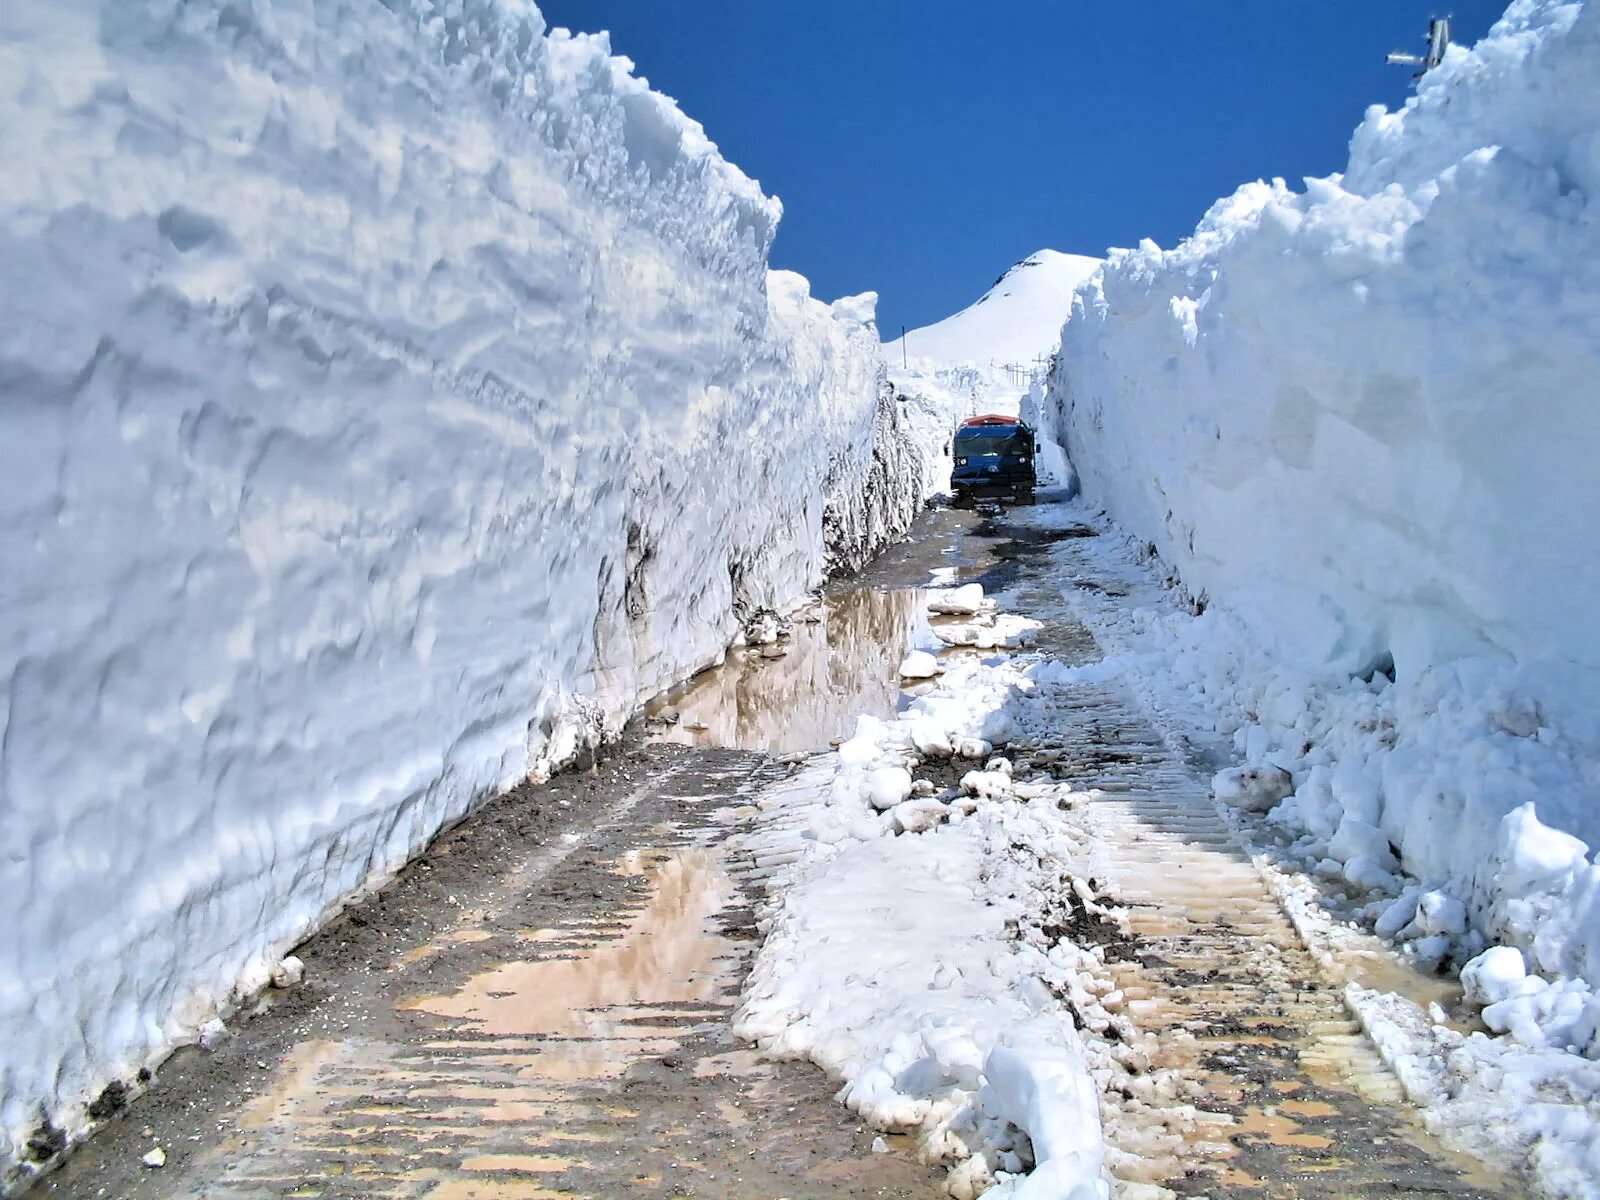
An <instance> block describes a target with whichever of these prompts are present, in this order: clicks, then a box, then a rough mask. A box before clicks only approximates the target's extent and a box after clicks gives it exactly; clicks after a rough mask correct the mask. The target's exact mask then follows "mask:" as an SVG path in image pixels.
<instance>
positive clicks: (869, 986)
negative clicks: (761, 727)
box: [735, 585, 1123, 1200]
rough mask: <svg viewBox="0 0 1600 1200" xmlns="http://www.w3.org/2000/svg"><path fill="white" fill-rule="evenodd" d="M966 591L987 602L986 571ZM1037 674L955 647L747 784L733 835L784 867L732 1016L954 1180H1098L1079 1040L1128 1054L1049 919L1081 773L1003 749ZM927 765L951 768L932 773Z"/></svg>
mask: <svg viewBox="0 0 1600 1200" xmlns="http://www.w3.org/2000/svg"><path fill="white" fill-rule="evenodd" d="M957 590H959V591H960V592H961V593H962V594H963V595H962V599H963V601H966V600H967V599H969V598H970V599H972V600H973V607H974V609H977V608H982V609H984V610H985V611H984V616H985V617H987V618H989V619H993V615H994V614H993V613H992V611H989V610H992V608H993V604H992V603H991V602H987V601H985V600H984V598H983V596H982V588H981V587H979V586H977V585H969V586H968V587H966V588H962V589H957ZM948 594H950V593H946V595H948ZM930 595H931V596H933V597H934V602H933V603H931V604H930V605H929V609H930V612H932V613H934V614H939V613H941V612H944V611H946V606H944V605H941V604H940V603H939V593H937V592H934V593H930ZM962 608H963V610H965V609H966V606H965V604H963V605H962ZM1044 686H1047V685H1042V684H1039V683H1036V682H1035V681H1034V680H1033V679H1031V678H1030V677H1029V674H1028V670H1027V669H1026V668H1025V667H1024V666H1021V665H1018V664H1016V663H1013V662H1007V661H1004V660H998V659H997V660H985V659H982V658H979V657H978V656H976V655H974V654H970V653H969V654H966V655H964V656H963V657H962V658H961V659H960V660H958V661H952V662H951V663H949V664H946V670H945V672H944V675H943V678H942V679H941V680H940V681H939V683H938V684H936V685H934V686H933V687H931V688H929V689H928V690H926V691H924V692H922V694H920V695H919V696H918V697H917V698H916V699H915V700H914V701H913V702H912V703H911V704H910V705H909V707H908V708H907V709H906V710H905V711H903V712H902V713H901V714H900V716H899V718H898V719H896V720H893V721H883V720H879V719H876V718H873V717H869V716H863V717H862V718H861V719H860V721H859V723H858V725H857V727H856V732H855V735H854V736H853V737H851V738H850V739H849V740H847V741H846V742H844V743H843V744H842V745H841V746H839V748H838V750H837V751H836V752H835V753H833V754H830V755H826V756H822V757H820V758H816V759H813V760H812V761H811V762H809V763H808V764H807V765H806V766H805V767H804V768H803V769H802V770H800V771H799V772H798V773H797V774H796V775H795V776H793V777H792V778H791V779H790V780H788V781H786V782H785V783H782V784H779V785H776V786H774V787H772V788H769V789H768V790H767V791H766V792H764V793H763V794H762V795H761V796H759V797H758V800H757V804H758V807H759V808H760V810H761V812H762V814H763V816H762V818H761V819H760V820H759V821H758V827H757V829H756V830H755V831H754V832H753V833H751V834H749V835H746V836H745V837H744V838H743V839H742V843H743V846H742V848H743V849H744V850H745V851H746V852H747V853H748V854H749V855H750V856H751V857H752V858H753V859H754V860H755V861H756V862H757V863H762V864H769V865H774V866H775V870H774V872H773V874H772V875H770V876H769V878H768V880H767V884H766V887H767V895H768V901H767V904H766V905H765V907H764V908H763V909H762V910H761V912H760V913H759V914H758V916H759V920H760V923H761V925H762V928H763V930H764V933H765V939H764V941H763V943H762V948H761V951H760V954H759V956H758V959H757V963H756V966H755V969H754V971H753V972H752V974H751V976H750V979H749V981H748V982H747V984H746V987H745V991H744V995H743V999H742V1004H741V1008H740V1012H739V1015H738V1018H737V1019H736V1021H735V1031H736V1032H737V1033H739V1034H740V1035H741V1036H743V1037H745V1038H748V1039H750V1040H752V1041H754V1042H756V1043H757V1044H758V1045H759V1046H760V1047H761V1048H762V1049H763V1050H764V1051H765V1052H767V1053H769V1054H772V1055H775V1056H779V1057H805V1058H809V1059H810V1060H812V1061H814V1062H816V1063H817V1064H819V1065H820V1066H822V1067H823V1068H824V1069H825V1070H827V1071H829V1072H830V1073H831V1074H833V1075H835V1076H836V1077H837V1078H839V1079H840V1080H842V1081H843V1085H844V1086H843V1090H842V1091H841V1093H840V1098H841V1099H842V1100H843V1102H844V1103H845V1104H847V1105H848V1106H849V1107H850V1108H851V1109H853V1110H854V1111H856V1112H858V1113H859V1114H861V1116H863V1117H864V1118H865V1119H867V1120H868V1121H869V1122H870V1123H871V1124H872V1125H873V1126H874V1127H875V1128H877V1129H880V1130H885V1131H892V1132H898V1133H907V1134H912V1135H914V1136H915V1137H916V1139H917V1142H918V1151H919V1154H920V1155H921V1156H922V1157H923V1158H925V1159H926V1160H928V1161H930V1162H942V1163H945V1164H946V1165H947V1166H948V1167H949V1169H950V1176H949V1183H948V1186H949V1189H950V1192H951V1194H952V1195H953V1196H955V1197H957V1198H958V1200H960V1198H963V1197H965V1198H971V1197H974V1196H976V1195H978V1194H980V1193H982V1194H986V1195H989V1196H994V1197H1000V1196H1008V1197H1016V1198H1018V1200H1026V1198H1037V1200H1103V1198H1104V1197H1106V1196H1108V1195H1109V1190H1108V1183H1107V1181H1106V1177H1105V1169H1104V1154H1105V1147H1104V1143H1103V1139H1102V1133H1101V1128H1100V1110H1099V1089H1098V1087H1097V1085H1096V1083H1095V1080H1094V1079H1093V1078H1092V1077H1091V1074H1090V1071H1091V1058H1092V1062H1093V1066H1094V1067H1095V1068H1098V1069H1100V1070H1102V1071H1110V1070H1113V1069H1119V1070H1120V1069H1123V1068H1120V1067H1115V1066H1114V1064H1110V1063H1109V1062H1108V1061H1107V1060H1105V1056H1104V1048H1103V1046H1097V1048H1096V1050H1095V1051H1094V1054H1093V1056H1092V1055H1091V1051H1090V1050H1089V1049H1088V1048H1087V1047H1086V1045H1085V1043H1084V1041H1083V1039H1082V1038H1081V1037H1080V1036H1079V1034H1078V1032H1077V1030H1076V1027H1075V1025H1074V1019H1073V1017H1072V1015H1071V1011H1072V1010H1071V1008H1070V1007H1069V1004H1076V1005H1078V1006H1079V1007H1078V1008H1077V1011H1079V1012H1087V1013H1090V1014H1098V1017H1099V1018H1100V1019H1101V1020H1102V1021H1103V1020H1104V1018H1105V1013H1104V1012H1103V1010H1102V1009H1101V1008H1100V1006H1099V1003H1098V1000H1097V995H1098V994H1100V993H1103V991H1104V990H1105V989H1103V988H1102V989H1100V993H1097V992H1096V991H1095V989H1094V984H1095V980H1096V971H1095V967H1096V963H1095V959H1094V956H1093V955H1092V954H1090V953H1088V952H1087V951H1085V950H1082V949H1080V948H1078V947H1076V946H1074V945H1073V944H1072V943H1071V942H1069V941H1065V940H1056V939H1053V938H1050V937H1047V936H1046V935H1045V934H1044V933H1043V932H1042V927H1043V926H1045V925H1046V924H1048V923H1050V922H1051V920H1052V919H1053V918H1058V917H1059V915H1060V914H1061V912H1062V911H1063V906H1065V908H1066V909H1067V910H1069V911H1070V909H1071V906H1072V905H1073V904H1074V902H1075V901H1074V897H1075V893H1074V890H1073V880H1072V875H1071V873H1070V869H1069V864H1071V863H1072V862H1073V861H1074V860H1075V859H1076V857H1077V854H1078V851H1079V848H1080V847H1079V844H1078V842H1077V840H1075V838H1074V835H1073V832H1072V830H1071V826H1070V823H1069V821H1068V820H1067V818H1066V817H1065V816H1064V814H1063V810H1064V809H1065V808H1067V807H1069V806H1070V804H1071V803H1072V797H1071V792H1070V789H1069V788H1067V787H1065V786H1064V785H1055V784H1052V783H1050V782H1048V781H1045V782H1026V781H1023V780H1019V779H1017V778H1016V777H1015V772H1014V770H1013V767H1012V764H1011V762H1010V760H1009V759H1007V758H1005V757H1003V755H1001V754H999V753H998V752H1000V751H1002V750H1003V748H1004V747H1005V745H1006V744H1007V743H1008V742H1010V741H1012V740H1013V739H1014V738H1016V737H1017V736H1019V734H1020V732H1021V729H1022V727H1023V726H1024V725H1026V724H1028V723H1029V722H1030V720H1031V721H1033V722H1035V723H1036V722H1037V721H1038V720H1039V719H1040V715H1041V714H1040V713H1038V712H1037V711H1032V710H1033V709H1036V708H1037V706H1036V704H1033V703H1032V702H1031V700H1030V698H1034V699H1036V694H1037V693H1038V692H1039V690H1040V689H1041V687H1044ZM924 764H933V767H932V769H933V770H939V771H943V772H944V773H946V774H949V773H951V772H952V771H954V772H956V773H959V783H958V784H953V785H951V786H948V787H946V788H944V789H938V788H936V787H935V786H934V784H933V783H932V782H931V781H930V780H929V779H928V778H927V777H926V776H927V773H928V772H927V770H925V769H924ZM1080 886H1081V885H1080ZM1078 902H1079V903H1084V902H1085V901H1082V900H1079V901H1078ZM1087 902H1088V903H1091V904H1092V899H1091V900H1089V901H1087ZM1018 929H1021V930H1023V931H1024V932H1023V933H1022V935H1021V936H1020V937H1019V936H1016V935H1015V931H1017V930H1018ZM1062 996H1065V997H1068V998H1069V1004H1063V1003H1062V1001H1061V1000H1060V999H1058V998H1057V997H1062ZM1101 1027H1102V1028H1103V1027H1104V1026H1103V1024H1102V1026H1101ZM996 1183H998V1185H999V1186H992V1185H994V1184H996ZM991 1189H992V1190H991Z"/></svg>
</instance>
